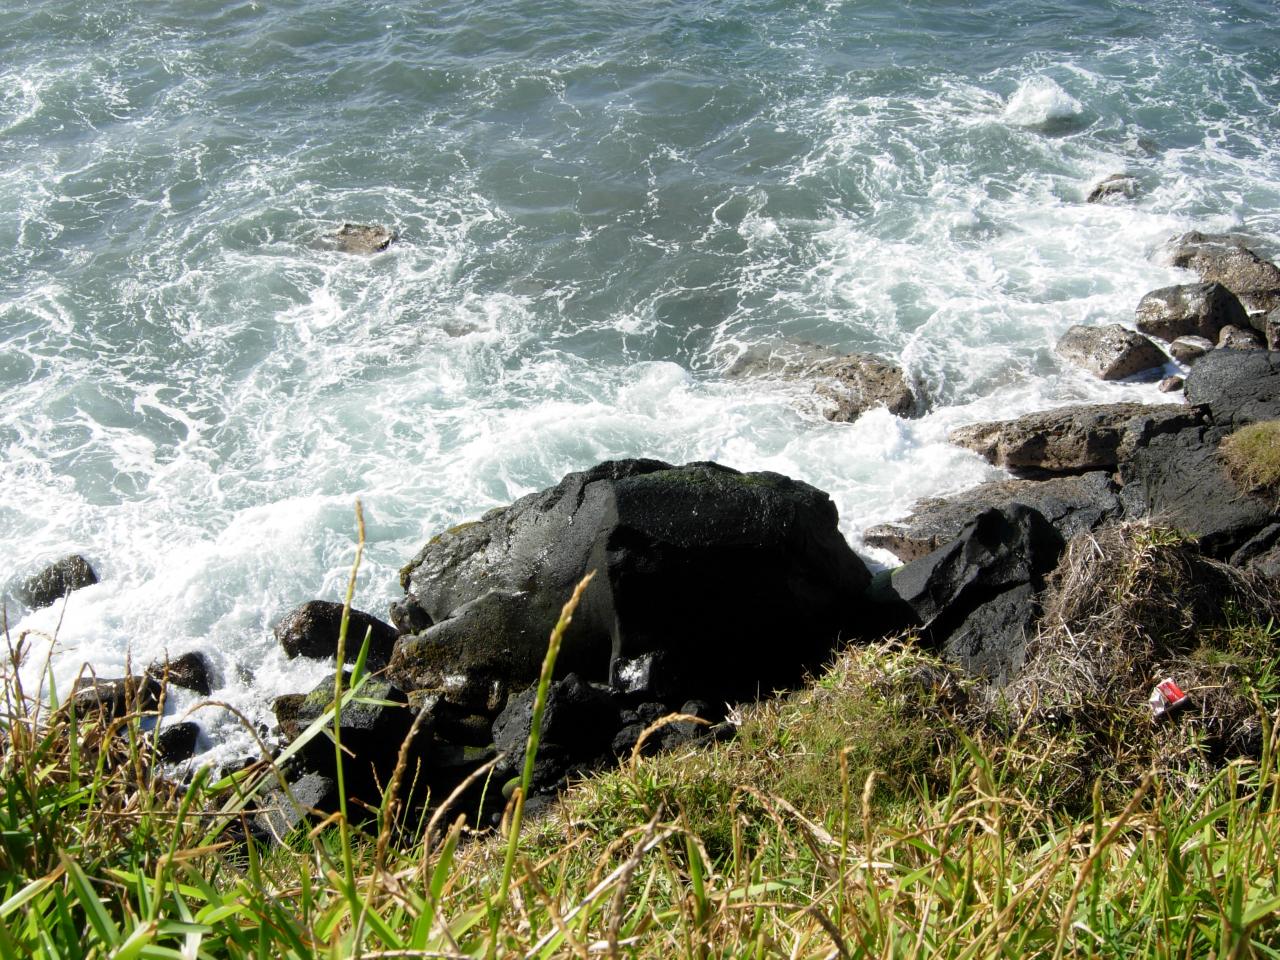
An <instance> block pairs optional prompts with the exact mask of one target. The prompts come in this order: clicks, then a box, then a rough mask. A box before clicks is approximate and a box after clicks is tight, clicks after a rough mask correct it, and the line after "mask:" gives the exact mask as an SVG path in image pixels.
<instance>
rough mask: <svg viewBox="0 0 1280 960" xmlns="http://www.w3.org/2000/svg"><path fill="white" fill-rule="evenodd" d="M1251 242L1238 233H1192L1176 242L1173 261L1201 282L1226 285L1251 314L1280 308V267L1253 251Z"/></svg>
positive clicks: (1172, 244) (1184, 235) (1172, 245)
mask: <svg viewBox="0 0 1280 960" xmlns="http://www.w3.org/2000/svg"><path fill="white" fill-rule="evenodd" d="M1248 242H1250V241H1249V240H1248V238H1246V237H1242V236H1239V235H1236V234H1228V233H1200V232H1198V231H1192V232H1190V233H1184V234H1183V235H1182V236H1180V237H1175V238H1174V239H1173V241H1172V242H1171V243H1170V248H1171V252H1170V259H1171V261H1172V263H1173V265H1174V266H1175V267H1183V268H1185V269H1187V270H1193V271H1195V272H1196V273H1197V274H1198V275H1199V276H1200V279H1201V280H1204V281H1207V282H1216V283H1220V284H1222V285H1223V286H1224V287H1226V288H1227V289H1228V290H1230V291H1231V292H1232V293H1234V294H1235V295H1236V296H1237V297H1239V298H1240V302H1241V303H1242V304H1244V306H1245V308H1246V309H1248V310H1249V311H1250V312H1251V313H1266V312H1267V311H1269V310H1274V309H1276V308H1277V307H1280V268H1278V267H1276V265H1275V264H1274V263H1272V262H1270V261H1269V260H1264V259H1263V258H1262V257H1260V256H1258V255H1257V254H1256V253H1254V252H1253V251H1252V250H1250V249H1249V248H1248V247H1247V246H1246V245H1245V244H1246V243H1248Z"/></svg>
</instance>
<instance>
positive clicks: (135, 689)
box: [72, 676, 160, 720]
mask: <svg viewBox="0 0 1280 960" xmlns="http://www.w3.org/2000/svg"><path fill="white" fill-rule="evenodd" d="M159 699H160V684H159V683H157V682H156V680H155V679H154V678H153V677H149V676H141V677H137V676H130V677H116V678H114V679H111V680H99V679H97V678H95V677H81V678H80V679H79V680H77V681H76V682H75V686H74V687H73V688H72V702H73V703H74V704H75V707H76V712H77V713H79V714H80V715H81V716H84V715H85V714H88V713H91V712H100V713H101V714H102V715H103V716H104V717H105V718H106V719H108V720H115V719H117V718H119V717H123V716H125V714H128V713H146V712H147V711H150V710H154V709H155V707H156V704H157V703H158V702H159Z"/></svg>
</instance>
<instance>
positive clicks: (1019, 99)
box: [1001, 76, 1084, 128]
mask: <svg viewBox="0 0 1280 960" xmlns="http://www.w3.org/2000/svg"><path fill="white" fill-rule="evenodd" d="M1083 113H1084V105H1083V104H1081V103H1080V101H1079V100H1077V99H1076V98H1075V97H1073V96H1072V95H1071V94H1069V93H1067V91H1066V90H1064V89H1063V88H1062V87H1061V86H1059V85H1058V84H1057V83H1056V82H1054V80H1052V79H1051V78H1050V77H1043V76H1037V77H1031V78H1030V79H1028V80H1025V81H1023V83H1022V84H1021V85H1019V87H1018V89H1017V90H1016V91H1015V92H1014V94H1013V96H1011V97H1010V98H1009V102H1008V103H1006V104H1005V107H1004V111H1003V112H1002V113H1001V116H1002V117H1003V118H1004V120H1005V121H1006V122H1007V123H1012V124H1016V125H1017V126H1020V127H1039V128H1045V127H1050V126H1054V125H1061V124H1062V123H1064V122H1066V121H1072V120H1076V119H1077V118H1079V117H1080V116H1081V114H1083Z"/></svg>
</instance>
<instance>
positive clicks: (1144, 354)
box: [1057, 323, 1169, 380]
mask: <svg viewBox="0 0 1280 960" xmlns="http://www.w3.org/2000/svg"><path fill="white" fill-rule="evenodd" d="M1057 352H1058V356H1060V357H1062V358H1063V359H1064V360H1066V361H1067V362H1068V363H1071V364H1074V365H1075V366H1077V367H1080V368H1081V369H1083V370H1087V371H1088V372H1089V373H1092V374H1093V375H1094V376H1095V377H1098V378H1099V379H1101V380H1123V379H1124V378H1125V377H1132V376H1134V375H1135V374H1138V373H1142V372H1143V371H1145V370H1153V369H1155V370H1158V369H1159V368H1161V367H1163V366H1164V365H1165V364H1166V363H1167V362H1168V361H1169V358H1168V357H1166V356H1165V354H1164V351H1163V350H1161V349H1160V348H1159V347H1157V346H1156V345H1155V344H1154V343H1152V342H1151V341H1150V340H1148V339H1147V338H1146V337H1144V336H1143V335H1142V334H1140V333H1134V332H1133V331H1132V330H1128V329H1126V328H1125V327H1122V326H1120V324H1118V323H1111V324H1107V325H1106V326H1101V327H1090V326H1085V325H1083V324H1076V325H1075V326H1073V327H1071V328H1069V329H1068V330H1067V332H1066V333H1064V334H1063V335H1062V338H1061V339H1060V340H1059V341H1058V346H1057Z"/></svg>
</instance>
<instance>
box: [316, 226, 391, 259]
mask: <svg viewBox="0 0 1280 960" xmlns="http://www.w3.org/2000/svg"><path fill="white" fill-rule="evenodd" d="M329 238H330V239H331V240H332V241H333V242H334V244H335V245H336V246H337V248H338V249H339V250H341V251H342V252H343V253H357V254H371V253H381V252H382V251H383V250H385V249H387V247H389V246H391V244H392V243H393V242H395V240H396V232H395V231H394V230H392V229H391V228H390V227H384V226H381V225H380V224H368V223H344V224H343V225H342V226H340V227H339V228H338V229H337V230H334V231H333V232H332V233H330V234H329Z"/></svg>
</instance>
